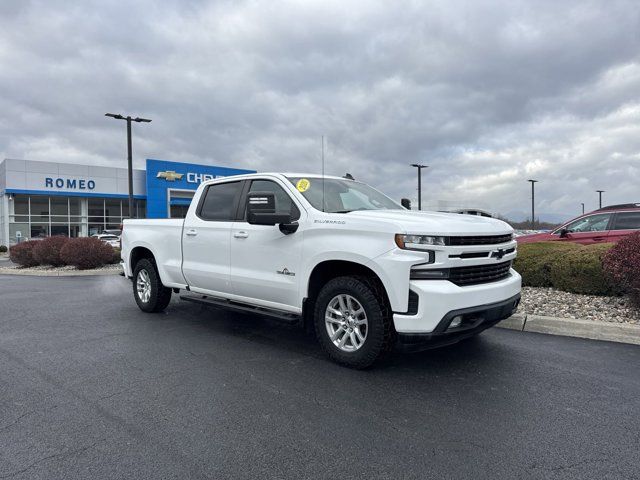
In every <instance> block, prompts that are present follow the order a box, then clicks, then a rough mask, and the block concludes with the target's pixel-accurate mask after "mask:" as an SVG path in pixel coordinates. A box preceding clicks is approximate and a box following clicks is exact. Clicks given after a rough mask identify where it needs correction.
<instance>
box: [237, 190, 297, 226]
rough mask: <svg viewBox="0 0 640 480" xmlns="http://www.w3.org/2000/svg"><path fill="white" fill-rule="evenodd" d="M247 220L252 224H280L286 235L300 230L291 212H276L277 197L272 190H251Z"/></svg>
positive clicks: (248, 197) (248, 196)
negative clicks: (293, 220)
mask: <svg viewBox="0 0 640 480" xmlns="http://www.w3.org/2000/svg"><path fill="white" fill-rule="evenodd" d="M247 222H249V223H250V224H251V225H278V224H279V227H280V231H281V232H282V233H284V234H285V235H288V234H290V233H294V232H295V231H296V230H298V226H299V225H298V223H297V222H292V221H291V214H290V213H287V214H282V213H276V197H275V195H274V194H273V193H272V192H251V193H249V194H248V195H247Z"/></svg>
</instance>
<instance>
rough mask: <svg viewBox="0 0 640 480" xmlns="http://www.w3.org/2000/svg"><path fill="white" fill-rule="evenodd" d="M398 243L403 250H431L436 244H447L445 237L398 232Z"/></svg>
mask: <svg viewBox="0 0 640 480" xmlns="http://www.w3.org/2000/svg"><path fill="white" fill-rule="evenodd" d="M396 245H397V246H398V247H399V248H402V249H403V250H429V247H432V246H434V245H446V241H445V237H435V236H432V235H402V234H400V233H398V234H396Z"/></svg>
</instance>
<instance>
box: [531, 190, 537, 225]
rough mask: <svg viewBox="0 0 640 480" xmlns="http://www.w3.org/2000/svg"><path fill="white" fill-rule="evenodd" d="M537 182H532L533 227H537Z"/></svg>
mask: <svg viewBox="0 0 640 480" xmlns="http://www.w3.org/2000/svg"><path fill="white" fill-rule="evenodd" d="M535 185H536V184H535V182H531V228H532V229H535V228H536V188H535Z"/></svg>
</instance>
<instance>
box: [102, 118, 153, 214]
mask: <svg viewBox="0 0 640 480" xmlns="http://www.w3.org/2000/svg"><path fill="white" fill-rule="evenodd" d="M104 116H105V117H111V118H115V119H116V120H126V122H127V170H128V173H129V218H137V217H138V215H137V213H138V212H135V211H134V204H133V154H132V148H131V122H145V123H149V122H150V121H151V120H150V119H148V118H141V117H136V118H132V117H131V115H127V116H126V117H125V116H123V115H120V114H115V113H105V114H104Z"/></svg>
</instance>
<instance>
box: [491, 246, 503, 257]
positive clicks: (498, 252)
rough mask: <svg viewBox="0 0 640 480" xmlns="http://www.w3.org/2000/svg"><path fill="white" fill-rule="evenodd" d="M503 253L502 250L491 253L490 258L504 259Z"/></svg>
mask: <svg viewBox="0 0 640 480" xmlns="http://www.w3.org/2000/svg"><path fill="white" fill-rule="evenodd" d="M505 253H506V252H505V250H504V248H499V249H498V250H494V251H493V252H491V257H492V258H497V259H498V260H500V259H501V258H502V257H504V255H505Z"/></svg>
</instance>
